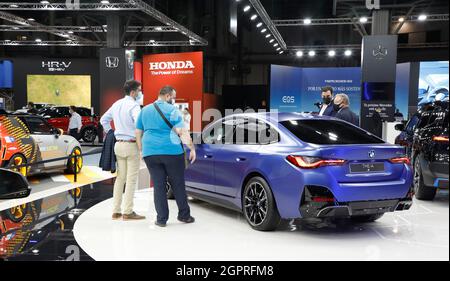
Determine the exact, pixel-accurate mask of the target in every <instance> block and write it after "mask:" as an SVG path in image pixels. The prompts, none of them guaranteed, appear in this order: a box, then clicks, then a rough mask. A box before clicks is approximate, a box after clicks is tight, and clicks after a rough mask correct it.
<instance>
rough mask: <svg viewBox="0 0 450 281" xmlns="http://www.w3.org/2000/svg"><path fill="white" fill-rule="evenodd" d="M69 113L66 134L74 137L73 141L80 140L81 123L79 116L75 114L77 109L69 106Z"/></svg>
mask: <svg viewBox="0 0 450 281" xmlns="http://www.w3.org/2000/svg"><path fill="white" fill-rule="evenodd" d="M69 113H70V121H69V128H68V130H67V132H69V135H71V136H72V137H74V138H75V139H77V140H79V139H80V133H81V127H83V123H82V121H81V116H80V114H78V112H77V108H76V107H75V106H73V105H71V106H69Z"/></svg>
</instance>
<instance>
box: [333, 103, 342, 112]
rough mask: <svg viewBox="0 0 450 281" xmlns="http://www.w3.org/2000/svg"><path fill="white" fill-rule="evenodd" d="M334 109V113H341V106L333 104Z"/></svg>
mask: <svg viewBox="0 0 450 281" xmlns="http://www.w3.org/2000/svg"><path fill="white" fill-rule="evenodd" d="M333 108H334V111H339V110H341V105H340V104H335V103H333Z"/></svg>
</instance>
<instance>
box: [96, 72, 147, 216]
mask: <svg viewBox="0 0 450 281" xmlns="http://www.w3.org/2000/svg"><path fill="white" fill-rule="evenodd" d="M123 91H124V94H125V97H124V98H122V99H120V100H118V101H117V102H115V103H114V104H113V106H112V107H111V108H110V109H109V110H108V111H107V112H106V113H105V114H104V115H103V116H102V118H101V119H100V123H101V124H102V126H103V128H104V130H105V132H106V133H108V131H109V130H111V129H112V128H111V122H114V127H115V131H114V136H115V137H116V144H115V146H114V153H115V155H116V158H117V178H116V182H115V183H114V194H113V198H114V200H113V215H112V219H113V220H118V219H123V220H125V221H129V220H142V219H145V217H144V216H140V215H138V214H136V213H135V212H134V210H133V207H134V204H133V198H134V192H135V190H136V186H137V180H138V174H139V168H140V154H139V149H138V146H137V143H136V126H135V123H136V120H137V118H138V116H139V114H140V113H141V107H140V106H139V103H138V102H137V100H139V99H141V97H142V90H141V83H140V82H138V81H135V80H130V81H127V82H125V85H124V87H123ZM124 187H125V193H124V190H123V189H124ZM122 198H123V209H122Z"/></svg>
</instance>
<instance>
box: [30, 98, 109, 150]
mask: <svg viewBox="0 0 450 281" xmlns="http://www.w3.org/2000/svg"><path fill="white" fill-rule="evenodd" d="M77 112H78V114H80V115H81V122H82V124H83V127H82V128H81V133H80V139H83V141H85V142H94V140H95V138H96V137H97V132H98V126H99V124H100V119H99V117H98V116H96V115H95V114H92V113H91V109H89V108H85V107H77ZM39 115H41V116H42V117H44V118H45V119H47V121H48V123H50V124H51V125H53V126H54V127H56V128H59V129H62V130H64V132H65V133H68V132H67V129H68V128H69V121H70V114H69V107H68V106H54V107H49V108H44V109H42V110H41V111H40V112H39Z"/></svg>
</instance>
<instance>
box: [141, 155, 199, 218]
mask: <svg viewBox="0 0 450 281" xmlns="http://www.w3.org/2000/svg"><path fill="white" fill-rule="evenodd" d="M144 160H145V164H146V165H147V168H148V170H149V172H150V175H151V177H152V181H153V185H154V201H155V208H156V212H157V221H158V222H159V223H166V222H167V220H168V219H169V206H168V203H167V190H166V183H167V180H168V181H169V183H170V185H171V186H172V191H173V194H174V196H175V200H176V202H177V205H178V218H179V219H187V218H189V217H190V216H191V210H190V208H189V204H188V200H187V193H186V185H185V181H184V170H185V163H184V154H180V155H155V156H147V157H145V158H144Z"/></svg>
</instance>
